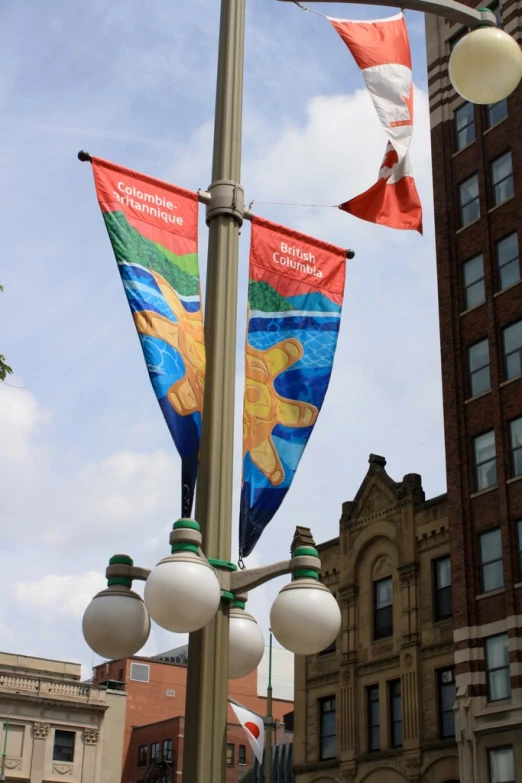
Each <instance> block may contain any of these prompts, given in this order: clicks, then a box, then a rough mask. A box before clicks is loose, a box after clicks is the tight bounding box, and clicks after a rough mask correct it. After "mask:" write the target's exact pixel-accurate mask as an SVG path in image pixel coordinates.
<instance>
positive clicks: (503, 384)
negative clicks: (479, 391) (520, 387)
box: [500, 375, 522, 389]
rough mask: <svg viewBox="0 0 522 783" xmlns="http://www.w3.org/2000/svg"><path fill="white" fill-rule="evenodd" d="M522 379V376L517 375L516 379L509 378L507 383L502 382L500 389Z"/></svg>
mask: <svg viewBox="0 0 522 783" xmlns="http://www.w3.org/2000/svg"><path fill="white" fill-rule="evenodd" d="M521 378H522V375H515V377H514V378H509V379H508V380H507V381H502V383H501V384H500V388H501V389H502V388H503V387H504V386H508V385H509V384H510V383H513V381H519V380H520V379H521Z"/></svg>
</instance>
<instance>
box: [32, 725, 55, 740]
mask: <svg viewBox="0 0 522 783" xmlns="http://www.w3.org/2000/svg"><path fill="white" fill-rule="evenodd" d="M50 728H51V725H50V724H49V723H38V722H35V723H33V735H34V738H35V739H47V737H48V736H49V729H50Z"/></svg>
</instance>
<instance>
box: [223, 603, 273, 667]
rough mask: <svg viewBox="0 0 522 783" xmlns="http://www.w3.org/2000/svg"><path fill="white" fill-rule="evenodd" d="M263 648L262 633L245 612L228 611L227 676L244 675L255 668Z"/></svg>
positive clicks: (259, 660) (261, 655) (250, 616)
mask: <svg viewBox="0 0 522 783" xmlns="http://www.w3.org/2000/svg"><path fill="white" fill-rule="evenodd" d="M264 650H265V640H264V638H263V633H262V631H261V629H260V627H259V626H258V624H257V623H256V621H255V620H254V618H253V617H252V615H250V614H248V613H247V612H244V611H241V610H237V609H232V610H231V612H230V625H229V647H228V676H229V678H230V679H231V680H235V679H237V678H238V677H246V675H247V674H250V672H253V671H254V669H257V667H258V666H259V664H260V662H261V658H262V657H263V653H264Z"/></svg>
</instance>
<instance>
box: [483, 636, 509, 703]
mask: <svg viewBox="0 0 522 783" xmlns="http://www.w3.org/2000/svg"><path fill="white" fill-rule="evenodd" d="M484 641H485V650H486V683H487V693H488V701H499V700H500V699H509V697H510V696H511V679H510V673H509V642H508V635H507V633H500V634H498V635H497V636H490V637H489V638H488V639H485V640H484Z"/></svg>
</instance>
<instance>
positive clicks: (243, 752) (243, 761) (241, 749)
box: [237, 745, 246, 764]
mask: <svg viewBox="0 0 522 783" xmlns="http://www.w3.org/2000/svg"><path fill="white" fill-rule="evenodd" d="M237 761H238V764H246V745H240V746H239V755H238V759H237Z"/></svg>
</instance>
